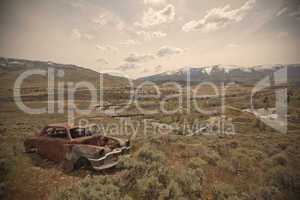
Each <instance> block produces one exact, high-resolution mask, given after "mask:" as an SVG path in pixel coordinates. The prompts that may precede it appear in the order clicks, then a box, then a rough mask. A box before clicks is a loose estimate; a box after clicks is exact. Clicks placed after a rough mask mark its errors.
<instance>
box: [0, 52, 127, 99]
mask: <svg viewBox="0 0 300 200" xmlns="http://www.w3.org/2000/svg"><path fill="white" fill-rule="evenodd" d="M49 67H50V68H54V69H56V71H57V70H58V69H60V70H63V71H64V77H63V78H57V77H56V83H57V81H61V82H65V83H67V82H75V83H76V82H79V81H88V82H91V83H92V84H94V85H95V87H96V86H97V85H98V84H99V73H98V72H96V71H93V70H90V69H86V68H83V67H79V66H76V65H71V64H58V63H53V62H44V61H33V60H24V59H13V58H0V95H1V96H6V95H8V96H11V95H12V89H13V86H14V82H15V80H16V79H17V77H18V76H19V75H20V74H21V73H22V72H24V71H26V70H28V69H47V68H49ZM103 76H104V86H105V87H124V86H126V85H127V81H126V80H125V79H123V78H120V77H116V76H111V75H108V74H104V75H103ZM47 85H48V80H47V77H45V76H39V75H34V76H31V77H29V78H28V79H26V80H25V81H24V84H23V85H22V91H23V92H24V93H26V94H27V93H32V92H41V93H42V92H45V91H46V90H47Z"/></svg>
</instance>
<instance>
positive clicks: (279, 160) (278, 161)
mask: <svg viewBox="0 0 300 200" xmlns="http://www.w3.org/2000/svg"><path fill="white" fill-rule="evenodd" d="M272 162H273V164H274V165H275V166H277V165H282V166H285V165H286V164H287V158H286V155H285V154H283V153H279V154H276V155H274V156H273V157H272Z"/></svg>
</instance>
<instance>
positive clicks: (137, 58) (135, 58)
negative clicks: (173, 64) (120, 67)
mask: <svg viewBox="0 0 300 200" xmlns="http://www.w3.org/2000/svg"><path fill="white" fill-rule="evenodd" d="M154 59H155V56H154V55H152V54H142V55H140V54H137V53H131V54H130V55H129V56H128V57H126V58H125V61H127V62H129V63H132V62H148V61H150V60H154Z"/></svg>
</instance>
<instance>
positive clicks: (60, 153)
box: [24, 124, 130, 171]
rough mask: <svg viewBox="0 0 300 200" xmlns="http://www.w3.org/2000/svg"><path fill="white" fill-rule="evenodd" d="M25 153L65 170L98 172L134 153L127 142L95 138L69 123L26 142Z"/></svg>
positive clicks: (57, 125)
mask: <svg viewBox="0 0 300 200" xmlns="http://www.w3.org/2000/svg"><path fill="white" fill-rule="evenodd" d="M24 147H25V152H36V153H38V154H40V155H41V156H42V157H43V158H47V159H49V160H52V161H55V162H60V163H62V165H63V168H64V169H65V170H68V171H69V170H73V169H78V168H81V167H83V166H90V167H92V168H93V169H94V170H97V171H98V170H103V169H108V168H111V167H113V166H115V165H117V163H118V156H119V155H120V154H122V153H124V152H127V151H129V150H130V142H129V140H126V139H120V138H115V137H107V136H103V135H97V134H95V135H93V133H92V132H91V131H90V130H89V129H85V128H80V127H77V126H71V125H68V124H51V125H48V126H46V127H45V128H43V129H42V131H41V132H40V133H38V134H37V135H36V136H33V137H31V138H28V139H26V140H25V141H24Z"/></svg>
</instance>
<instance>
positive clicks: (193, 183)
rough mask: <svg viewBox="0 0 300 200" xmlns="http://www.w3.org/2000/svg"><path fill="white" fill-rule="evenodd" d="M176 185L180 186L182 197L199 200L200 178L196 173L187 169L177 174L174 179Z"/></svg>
mask: <svg viewBox="0 0 300 200" xmlns="http://www.w3.org/2000/svg"><path fill="white" fill-rule="evenodd" d="M176 181H177V183H178V184H179V185H180V187H181V189H182V192H183V194H184V196H186V197H188V199H201V186H202V185H201V182H202V180H201V177H199V176H198V175H197V171H196V170H193V169H187V170H184V171H181V172H180V173H178V175H177V177H176Z"/></svg>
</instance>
